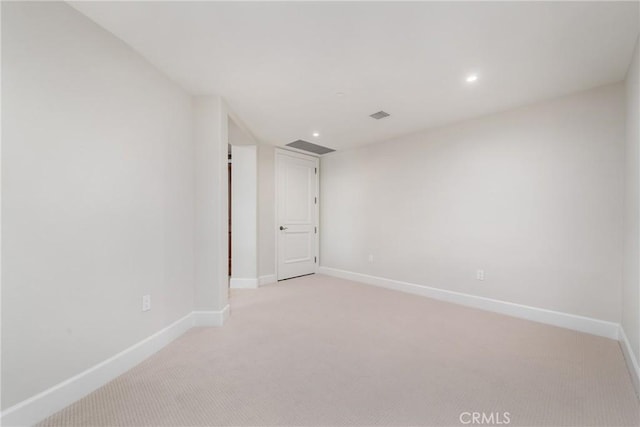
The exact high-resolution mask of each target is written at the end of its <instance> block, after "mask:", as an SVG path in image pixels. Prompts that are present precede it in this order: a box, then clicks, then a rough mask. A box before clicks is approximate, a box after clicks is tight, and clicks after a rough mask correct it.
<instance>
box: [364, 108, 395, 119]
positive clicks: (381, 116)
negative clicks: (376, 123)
mask: <svg viewBox="0 0 640 427" xmlns="http://www.w3.org/2000/svg"><path fill="white" fill-rule="evenodd" d="M390 115H391V114H389V113H387V112H386V111H382V110H380V111H378V112H377V113H373V114H371V115H370V116H369V117H372V118H374V119H376V120H380V119H384V118H385V117H389V116H390Z"/></svg>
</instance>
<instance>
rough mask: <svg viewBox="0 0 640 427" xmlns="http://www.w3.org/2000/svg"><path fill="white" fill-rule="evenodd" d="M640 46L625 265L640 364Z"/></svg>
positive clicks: (633, 76) (630, 133)
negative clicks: (639, 106)
mask: <svg viewBox="0 0 640 427" xmlns="http://www.w3.org/2000/svg"><path fill="white" fill-rule="evenodd" d="M638 46H639V43H636V49H635V53H634V55H633V60H632V61H631V66H630V67H629V71H628V73H627V79H626V96H627V139H626V153H625V160H626V180H625V184H626V198H625V201H626V204H625V228H624V235H625V263H624V266H625V268H624V282H623V287H622V328H623V329H624V331H625V335H626V336H627V339H628V340H629V343H630V344H631V350H632V351H633V353H634V355H635V358H636V363H640V360H638V357H640V243H639V240H640V227H639V223H640V200H639V196H640V108H638V105H639V104H640V83H639V82H638V80H639V74H640V58H639V53H638V49H639V47H638Z"/></svg>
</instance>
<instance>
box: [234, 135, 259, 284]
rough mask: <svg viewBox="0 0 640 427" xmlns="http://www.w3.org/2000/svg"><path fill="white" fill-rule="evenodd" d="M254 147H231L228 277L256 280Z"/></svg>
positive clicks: (255, 149)
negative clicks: (229, 265)
mask: <svg viewBox="0 0 640 427" xmlns="http://www.w3.org/2000/svg"><path fill="white" fill-rule="evenodd" d="M257 151H258V149H257V147H256V146H255V145H237V146H236V145H234V146H232V147H231V159H232V167H231V186H232V190H231V194H232V198H231V205H232V206H231V236H232V238H231V240H232V242H231V252H232V255H231V277H233V278H238V279H252V280H255V282H256V285H257V279H258V158H257V155H258V154H257Z"/></svg>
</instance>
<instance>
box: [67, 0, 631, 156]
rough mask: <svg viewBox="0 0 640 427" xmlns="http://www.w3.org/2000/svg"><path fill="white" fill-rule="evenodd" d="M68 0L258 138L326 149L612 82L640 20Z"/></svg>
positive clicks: (539, 6) (541, 5)
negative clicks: (381, 114)
mask: <svg viewBox="0 0 640 427" xmlns="http://www.w3.org/2000/svg"><path fill="white" fill-rule="evenodd" d="M72 5H73V6H74V7H75V8H76V9H78V10H79V11H81V12H82V13H84V14H85V15H87V16H89V17H90V18H91V19H93V20H94V21H95V22H97V23H98V24H99V25H101V26H102V27H104V28H106V29H107V30H109V31H111V32H112V33H113V34H115V35H116V36H118V37H119V38H121V39H122V40H124V41H125V42H126V43H128V44H129V45H130V46H132V47H133V48H134V49H135V50H137V51H138V52H140V53H141V54H142V55H143V56H145V57H146V58H147V59H148V60H149V61H150V62H151V63H153V64H154V65H155V66H157V67H158V68H159V69H160V70H162V71H163V72H165V73H166V74H167V75H169V76H170V77H171V78H172V79H174V80H175V81H176V82H177V83H179V84H180V85H181V86H183V87H184V88H185V89H186V90H188V91H189V92H191V93H193V94H209V93H215V94H220V95H222V96H223V97H224V98H226V100H227V101H228V103H229V105H230V107H231V108H232V110H233V111H234V112H235V113H236V114H237V115H238V116H239V117H240V118H241V119H242V120H243V121H244V123H245V124H246V126H247V127H248V128H249V129H250V130H251V131H252V132H253V134H254V135H255V136H256V137H257V138H258V139H259V140H260V141H261V142H266V143H271V144H276V145H284V144H287V143H289V142H291V141H294V140H296V139H305V140H309V141H312V142H316V143H319V144H322V145H326V146H329V147H332V148H336V149H345V148H348V147H353V146H358V145H362V144H366V143H370V142H375V141H380V140H385V139H388V138H392V137H395V136H399V135H402V134H406V133H412V132H416V131H419V130H422V129H426V128H429V127H433V126H438V125H442V124H446V123H451V122H456V121H460V120H463V119H466V118H471V117H475V116H479V115H484V114H488V113H491V112H496V111H500V110H504V109H507V108H511V107H514V106H519V105H523V104H527V103H531V102H534V101H537V100H541V99H545V98H550V97H554V96H558V95H562V94H566V93H570V92H574V91H578V90H582V89H587V88H591V87H595V86H599V85H604V84H607V83H611V82H616V81H620V80H622V79H623V78H624V76H625V73H626V70H627V67H628V64H629V62H630V59H631V54H632V50H633V47H634V43H635V41H636V38H637V36H638V28H639V25H638V20H639V18H638V16H639V15H638V14H639V9H638V5H639V3H638V2H585V3H583V2H580V3H577V2H526V3H520V2H514V3H497V2H496V3H494V2H491V3H486V2H448V3H417V2H411V3H391V2H343V3H337V2H317V3H316V2H313V3H311V2H280V3H270V2H257V3H245V2H233V3H221V2H218V3H211V2H73V3H72ZM471 72H475V73H478V75H479V79H478V81H477V82H476V83H475V84H473V85H469V84H467V83H466V82H465V81H464V78H465V76H466V75H467V74H468V73H471ZM337 92H343V93H344V94H345V95H344V96H343V97H339V96H337V95H336V93H337ZM378 110H385V111H387V112H389V113H391V117H388V118H386V119H383V120H380V121H375V120H373V119H371V118H369V117H368V115H369V114H371V113H374V112H376V111H378ZM314 131H318V132H320V134H321V135H320V137H319V138H314V137H313V136H312V135H311V134H312V132H314Z"/></svg>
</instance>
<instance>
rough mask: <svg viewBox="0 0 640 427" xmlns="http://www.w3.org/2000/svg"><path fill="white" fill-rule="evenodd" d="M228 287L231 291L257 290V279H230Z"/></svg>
mask: <svg viewBox="0 0 640 427" xmlns="http://www.w3.org/2000/svg"><path fill="white" fill-rule="evenodd" d="M229 286H230V287H231V289H257V288H258V279H256V278H238V277H232V278H231V280H230V281H229Z"/></svg>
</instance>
